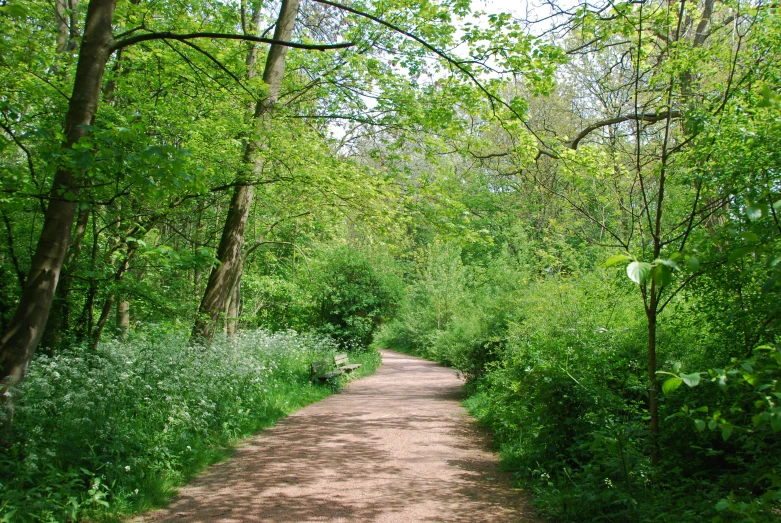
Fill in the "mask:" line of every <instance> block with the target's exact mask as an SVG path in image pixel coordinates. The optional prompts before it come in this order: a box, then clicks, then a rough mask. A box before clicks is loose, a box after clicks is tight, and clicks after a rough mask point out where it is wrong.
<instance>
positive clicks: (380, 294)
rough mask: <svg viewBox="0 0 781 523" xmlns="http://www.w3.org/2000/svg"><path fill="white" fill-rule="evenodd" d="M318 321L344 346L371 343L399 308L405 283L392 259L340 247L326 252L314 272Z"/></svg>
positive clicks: (348, 247) (347, 247)
mask: <svg viewBox="0 0 781 523" xmlns="http://www.w3.org/2000/svg"><path fill="white" fill-rule="evenodd" d="M314 287H315V291H314V292H313V294H314V295H315V296H316V299H317V307H318V310H317V311H316V322H315V323H316V324H317V325H318V326H319V330H320V331H321V332H323V333H325V334H328V335H329V336H332V337H334V338H336V339H337V340H339V341H340V342H342V343H343V344H344V345H345V347H347V348H349V347H351V346H353V345H356V344H357V345H359V346H368V345H369V344H370V343H371V342H372V339H373V336H374V332H375V330H376V329H377V328H378V327H379V326H380V325H381V324H382V323H383V322H384V321H385V320H386V319H388V318H390V317H391V316H392V315H393V313H394V311H395V310H396V308H397V306H398V303H399V300H400V299H401V294H402V291H403V285H402V282H401V279H400V278H399V277H398V276H397V275H396V272H395V269H394V267H393V265H392V262H391V261H390V259H388V258H385V257H382V256H379V255H376V254H372V253H370V252H368V251H366V250H362V249H357V248H353V247H350V246H341V247H337V248H333V249H329V250H327V251H325V253H324V255H323V259H321V260H320V267H319V269H318V270H317V271H316V272H315V280H314Z"/></svg>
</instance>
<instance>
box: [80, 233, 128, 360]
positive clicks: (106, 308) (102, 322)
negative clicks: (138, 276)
mask: <svg viewBox="0 0 781 523" xmlns="http://www.w3.org/2000/svg"><path fill="white" fill-rule="evenodd" d="M134 253H135V247H128V250H127V255H126V256H125V259H124V260H123V261H122V264H121V265H120V266H119V268H118V269H117V272H116V273H114V286H115V289H114V292H112V293H111V294H109V295H108V297H107V298H106V301H105V302H104V303H103V309H102V311H101V313H100V318H99V319H98V322H97V324H96V325H95V329H94V330H93V331H92V341H91V342H90V348H91V349H93V350H94V349H96V348H97V347H98V343H100V336H101V335H102V334H103V329H104V328H105V327H106V323H107V322H108V318H109V316H110V315H111V309H112V308H113V306H114V302H115V301H116V297H117V294H116V286H118V285H119V283H120V282H121V281H122V278H123V277H124V276H125V273H126V272H127V269H128V267H129V266H130V259H131V258H132V257H133V254H134ZM117 315H118V314H117Z"/></svg>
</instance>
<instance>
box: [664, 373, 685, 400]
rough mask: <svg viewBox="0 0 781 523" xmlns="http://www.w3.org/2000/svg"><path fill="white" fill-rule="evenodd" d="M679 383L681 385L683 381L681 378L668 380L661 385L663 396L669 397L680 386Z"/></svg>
mask: <svg viewBox="0 0 781 523" xmlns="http://www.w3.org/2000/svg"><path fill="white" fill-rule="evenodd" d="M681 383H683V380H682V379H681V378H677V377H676V378H670V379H669V380H667V381H665V382H664V384H663V385H662V392H664V395H665V396H669V395H670V394H672V393H673V392H675V390H676V389H677V388H678V387H680V386H681Z"/></svg>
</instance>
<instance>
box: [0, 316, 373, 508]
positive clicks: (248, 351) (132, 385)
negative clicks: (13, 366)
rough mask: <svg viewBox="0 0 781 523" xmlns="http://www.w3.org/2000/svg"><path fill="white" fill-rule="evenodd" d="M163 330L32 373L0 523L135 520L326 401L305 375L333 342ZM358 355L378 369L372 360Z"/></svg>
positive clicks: (5, 473)
mask: <svg viewBox="0 0 781 523" xmlns="http://www.w3.org/2000/svg"><path fill="white" fill-rule="evenodd" d="M181 330H182V329H173V328H171V327H167V326H166V325H155V326H152V328H149V329H144V330H142V331H140V332H137V333H136V334H134V335H133V336H131V338H130V339H129V340H128V341H127V342H118V341H110V342H106V343H103V344H101V345H100V346H99V347H98V349H97V351H94V352H93V351H91V350H88V349H85V348H82V347H74V348H72V349H70V350H68V351H65V352H62V353H58V354H56V355H54V356H52V357H46V356H41V357H39V358H37V359H36V360H35V361H34V363H33V365H31V368H30V371H29V372H30V373H29V376H28V379H27V381H26V382H25V384H24V386H23V387H22V388H21V390H19V391H18V394H19V395H20V400H19V404H18V407H17V410H16V419H15V424H14V432H13V434H10V435H6V437H7V438H8V437H10V439H9V440H7V445H8V446H7V447H4V448H3V450H2V454H0V460H1V461H2V467H0V499H1V500H2V501H0V519H3V518H5V519H4V520H8V521H64V520H66V519H67V520H76V519H84V518H94V517H98V515H101V514H102V515H107V514H114V515H118V514H127V513H129V512H133V511H136V510H139V509H143V508H148V507H150V506H151V505H154V504H158V503H160V502H161V501H162V500H164V499H165V497H167V496H168V495H170V493H171V492H172V489H174V488H175V487H176V486H178V485H180V484H181V483H182V482H183V481H185V480H186V479H188V478H189V477H191V476H192V475H193V474H195V473H196V472H198V471H199V470H200V469H201V468H203V467H204V466H206V465H208V464H209V463H212V462H214V461H215V460H219V459H223V458H224V457H225V456H226V455H227V450H228V449H230V447H231V445H232V444H233V443H234V442H235V441H236V440H237V439H238V438H241V437H243V436H246V435H248V434H251V433H253V432H255V431H257V430H259V429H261V428H263V427H267V426H269V425H272V424H273V423H274V422H275V421H276V420H277V419H279V418H280V417H283V416H285V415H287V414H289V413H291V412H292V411H294V410H296V409H298V408H300V407H302V406H304V405H306V404H308V403H311V402H313V401H317V400H319V399H321V398H323V397H324V396H326V395H328V394H329V393H330V391H331V389H330V388H329V387H328V386H322V385H318V384H314V383H312V382H311V381H310V379H309V364H310V363H311V362H312V361H316V360H318V359H323V358H325V357H328V356H332V355H333V354H334V353H335V352H336V350H337V347H336V345H335V344H334V342H333V341H331V340H329V339H328V338H324V337H322V336H318V335H312V334H297V333H295V332H293V331H288V332H280V333H276V334H270V333H268V332H266V331H262V330H258V331H246V332H242V333H241V335H240V336H239V337H238V338H237V339H236V340H235V342H233V343H229V342H227V341H225V340H223V341H220V342H218V343H215V345H214V346H213V347H212V349H211V350H209V351H204V350H202V349H199V348H190V347H187V346H186V338H184V337H183V336H182V334H183V333H182V332H181ZM351 358H352V359H355V360H356V361H359V362H361V363H364V366H363V367H362V368H361V369H360V371H362V372H366V373H370V372H372V371H373V369H374V368H375V367H376V366H377V364H378V363H379V362H378V358H377V357H376V353H369V352H357V353H355V354H353V355H352V356H351Z"/></svg>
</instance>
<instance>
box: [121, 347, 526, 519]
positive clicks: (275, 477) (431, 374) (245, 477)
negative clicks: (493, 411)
mask: <svg viewBox="0 0 781 523" xmlns="http://www.w3.org/2000/svg"><path fill="white" fill-rule="evenodd" d="M382 357H383V366H382V367H380V368H379V369H378V371H377V373H376V374H375V375H373V376H370V377H368V378H364V379H362V380H359V381H355V382H353V383H352V384H350V386H349V388H348V389H346V390H344V391H343V392H342V393H340V394H336V395H334V396H331V397H329V398H326V399H325V400H323V401H321V402H319V403H316V404H313V405H310V406H308V407H306V408H304V409H302V410H300V411H298V412H296V413H295V414H293V415H291V416H289V417H287V418H285V419H284V420H281V421H280V422H279V423H278V424H277V425H276V426H274V427H272V428H271V429H268V430H265V431H263V432H262V433H260V434H259V435H258V436H256V437H254V438H252V439H250V440H248V441H247V442H246V443H245V444H243V445H242V446H241V448H240V449H239V450H238V451H237V452H236V453H235V455H234V456H233V458H232V459H231V460H230V461H226V462H223V463H220V464H217V465H215V466H213V467H211V468H210V469H209V470H208V471H206V472H205V473H204V474H202V475H201V476H199V477H198V478H197V479H196V480H194V481H193V482H192V483H191V484H189V485H188V486H187V487H184V488H182V489H181V490H180V493H179V495H178V496H177V497H175V498H174V499H173V500H172V501H171V503H170V504H169V506H168V507H167V508H165V509H162V510H158V511H155V512H150V513H148V514H146V515H144V516H142V517H140V518H138V519H135V520H134V521H145V522H152V521H155V522H159V521H193V522H201V521H209V522H223V523H228V522H255V521H263V522H304V521H330V522H378V523H379V522H399V523H407V522H416V521H431V522H434V521H439V522H464V523H467V522H469V523H471V522H479V521H485V522H489V521H490V522H523V521H535V520H536V519H535V518H534V516H533V512H532V510H531V509H530V508H529V506H528V505H527V504H526V502H525V500H524V495H523V494H522V493H521V492H520V491H518V490H515V489H513V488H512V487H511V486H510V482H509V479H508V478H507V477H506V476H505V475H504V474H503V473H501V472H499V471H498V470H497V458H496V456H495V455H494V454H493V453H491V452H490V450H488V446H489V440H488V438H487V436H486V435H485V433H484V432H482V431H481V430H479V429H478V428H477V427H476V426H475V424H474V421H473V420H472V419H471V418H469V417H468V416H467V414H466V411H465V410H464V408H463V407H461V405H460V403H459V400H460V399H461V396H462V392H461V383H460V381H459V380H458V378H457V377H456V374H455V372H454V371H452V370H450V369H446V368H443V367H441V366H439V365H437V364H435V363H432V362H429V361H426V360H422V359H420V358H415V357H412V356H407V355H404V354H399V353H397V352H391V351H382Z"/></svg>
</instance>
